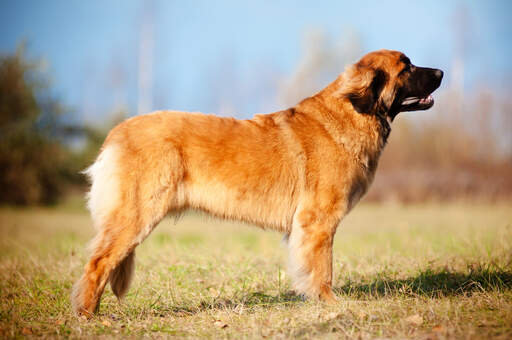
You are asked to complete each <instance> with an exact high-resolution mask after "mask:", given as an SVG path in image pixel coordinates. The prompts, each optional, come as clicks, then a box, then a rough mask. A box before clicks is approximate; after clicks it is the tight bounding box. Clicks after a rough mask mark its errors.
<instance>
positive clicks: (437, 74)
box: [434, 70, 444, 80]
mask: <svg viewBox="0 0 512 340" xmlns="http://www.w3.org/2000/svg"><path fill="white" fill-rule="evenodd" d="M443 74H444V73H443V71H441V70H436V71H435V72H434V75H435V76H436V77H437V78H439V80H441V79H443Z"/></svg>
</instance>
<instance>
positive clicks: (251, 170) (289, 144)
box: [72, 50, 443, 317]
mask: <svg viewBox="0 0 512 340" xmlns="http://www.w3.org/2000/svg"><path fill="white" fill-rule="evenodd" d="M442 78H443V71H441V70H439V69H432V68H424V67H417V66H415V65H413V64H411V61H410V60H409V58H408V57H407V56H405V55H404V54H403V53H401V52H397V51H390V50H379V51H376V52H372V53H369V54H367V55H365V56H364V57H363V58H362V59H360V60H359V61H358V62H357V63H356V64H354V65H350V66H348V67H347V68H346V69H345V71H344V72H343V73H342V74H341V75H340V76H339V77H338V78H337V79H336V80H335V81H334V82H333V83H331V84H330V85H328V86H327V87H326V88H325V89H323V90H321V91H320V92H319V93H317V94H315V95H313V96H312V97H309V98H306V99H304V100H303V101H301V102H300V103H299V104H297V105H296V106H295V107H293V108H290V109H287V110H284V111H279V112H275V113H271V114H263V115H255V116H254V118H252V119H249V120H237V119H233V118H221V117H217V116H214V115H206V114H201V113H186V112H176V111H158V112H154V113H151V114H147V115H141V116H137V117H133V118H130V119H128V120H126V121H124V122H122V123H120V124H119V125H118V126H116V127H114V128H113V129H112V130H111V131H110V133H109V134H108V136H107V138H106V140H105V142H104V144H103V146H102V148H101V151H100V153H99V156H98V158H97V159H96V161H95V162H94V164H93V165H92V166H90V167H89V168H88V169H87V170H86V171H85V173H86V174H87V175H88V176H89V178H90V180H91V183H92V185H91V189H90V192H89V194H88V208H89V210H90V212H91V215H92V219H93V223H94V226H95V227H96V229H97V231H98V232H97V235H96V237H95V239H94V240H93V242H92V254H91V257H90V260H89V262H88V263H87V264H86V266H85V270H84V273H83V275H82V277H81V278H80V279H79V280H78V282H77V283H76V284H75V285H74V288H73V292H72V304H73V308H74V310H75V312H77V313H78V314H81V315H85V316H88V317H89V316H91V315H92V314H93V313H94V312H95V311H96V310H97V308H98V307H99V301H100V298H101V295H102V293H103V291H104V288H105V286H106V284H107V283H108V282H110V285H111V288H112V291H113V292H114V294H115V295H116V296H117V297H119V298H121V297H123V296H124V294H125V293H126V291H127V290H128V287H129V284H130V280H131V278H132V275H133V270H134V260H135V248H136V247H137V245H139V244H140V243H141V242H142V241H143V240H144V239H145V238H146V237H147V236H148V235H149V234H150V233H151V231H152V230H153V228H154V227H155V226H156V225H157V224H158V223H159V221H160V220H161V219H162V218H163V217H165V216H166V215H168V214H177V213H180V212H181V211H183V210H185V209H197V210H202V211H205V212H207V213H210V214H212V215H214V216H218V217H221V218H226V219H232V220H240V221H245V222H249V223H253V224H256V225H258V226H260V227H262V228H266V229H273V230H277V231H279V232H282V233H284V234H285V239H287V244H288V248H289V257H290V272H291V274H292V277H293V278H294V280H293V282H294V288H295V290H296V291H297V292H298V293H300V294H303V295H305V296H307V297H311V298H318V299H320V300H322V301H326V302H333V301H335V300H336V298H335V295H334V294H333V292H332V289H331V286H332V245H333V238H334V234H335V232H336V228H337V226H338V224H339V223H340V221H341V220H342V218H343V217H344V216H345V215H346V214H347V213H348V212H349V211H350V210H351V209H352V208H353V206H354V205H355V204H356V203H357V202H358V201H359V199H360V198H361V196H362V195H363V194H364V193H365V192H366V191H367V189H368V187H369V185H370V183H371V182H372V180H373V177H374V174H375V171H376V168H377V163H378V160H379V156H380V154H381V152H382V150H383V148H384V146H385V144H386V140H387V138H388V135H389V133H390V130H391V128H390V124H391V122H392V121H393V119H394V118H395V116H396V115H397V114H398V113H399V112H403V111H415V110H426V109H429V108H430V107H432V105H433V104H434V100H433V98H432V96H431V93H432V92H433V91H434V90H436V89H437V88H438V87H439V86H440V84H441V80H442Z"/></svg>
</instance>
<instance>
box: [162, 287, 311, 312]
mask: <svg viewBox="0 0 512 340" xmlns="http://www.w3.org/2000/svg"><path fill="white" fill-rule="evenodd" d="M303 301H304V297H303V296H301V295H297V294H295V293H294V292H292V291H289V292H285V293H280V294H278V295H275V296H274V295H267V294H265V293H262V292H254V293H247V294H245V295H242V296H239V297H234V298H232V299H227V298H221V297H219V298H216V299H213V300H211V301H202V302H201V303H199V305H197V306H193V307H190V306H187V307H185V306H174V307H172V308H171V309H170V310H169V312H171V313H173V314H176V315H177V316H187V315H193V314H197V313H200V312H203V311H206V310H219V309H224V310H225V309H236V308H240V307H244V308H249V309H250V308H253V307H258V306H271V305H277V304H290V303H291V304H293V303H297V302H303Z"/></svg>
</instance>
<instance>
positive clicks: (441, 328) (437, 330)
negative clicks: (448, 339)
mask: <svg viewBox="0 0 512 340" xmlns="http://www.w3.org/2000/svg"><path fill="white" fill-rule="evenodd" d="M442 331H444V328H443V326H441V325H437V326H434V327H432V332H437V333H440V332H442Z"/></svg>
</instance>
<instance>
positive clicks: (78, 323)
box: [0, 203, 512, 339]
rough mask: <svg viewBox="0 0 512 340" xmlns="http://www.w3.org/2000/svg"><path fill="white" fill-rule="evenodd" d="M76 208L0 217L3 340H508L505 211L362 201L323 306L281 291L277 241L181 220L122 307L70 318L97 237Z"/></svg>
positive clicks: (109, 303) (147, 260) (145, 257)
mask: <svg viewBox="0 0 512 340" xmlns="http://www.w3.org/2000/svg"><path fill="white" fill-rule="evenodd" d="M77 205H78V206H80V205H81V203H79V204H71V205H69V204H68V205H66V206H60V207H56V208H53V209H14V208H2V209H0V337H1V338H17V337H36V336H38V337H39V336H42V337H52V338H53V337H71V338H91V337H103V338H111V337H132V338H139V337H146V336H150V337H163V338H166V337H186V338H203V337H205V338H231V339H241V338H262V337H263V338H267V337H268V338H326V339H339V338H363V339H365V338H420V339H426V338H430V339H446V338H467V339H477V338H496V339H500V338H501V339H507V338H508V339H510V338H512V209H510V205H509V204H498V205H490V204H487V205H485V204H480V205H469V204H442V205H441V204H428V205H414V206H398V205H368V204H366V205H360V206H358V207H356V208H355V210H354V211H353V212H352V214H351V215H349V216H348V217H347V218H346V220H345V221H344V222H343V223H342V225H341V226H340V227H339V229H338V233H337V236H336V241H335V256H334V259H335V261H334V270H335V291H336V294H337V296H338V298H339V302H338V304H337V305H334V306H326V305H323V304H321V303H317V302H314V301H304V300H303V299H302V298H301V297H300V296H296V295H295V294H293V292H291V288H290V282H289V278H288V277H287V276H286V273H285V264H286V250H285V248H284V246H282V245H281V243H280V239H281V237H280V235H279V234H277V233H273V232H268V231H267V232H265V231H261V230H259V229H256V228H251V227H247V226H241V225H239V224H238V223H233V222H225V221H219V220H215V219H211V218H209V217H206V216H203V215H200V214H193V213H191V214H187V215H185V216H184V217H183V218H181V219H180V220H179V221H178V222H177V223H175V221H174V220H173V219H166V220H165V221H164V222H162V223H161V225H160V226H159V227H158V228H157V229H156V230H155V232H154V233H153V234H152V235H151V236H150V237H149V238H148V240H146V242H145V243H143V244H142V245H141V246H140V247H139V248H138V249H137V260H136V261H137V268H136V274H135V279H134V282H133V284H132V288H131V290H130V292H129V293H128V296H127V297H126V298H125V300H123V301H122V302H121V303H118V301H117V300H116V298H115V297H114V296H113V295H112V293H111V292H110V289H107V290H106V293H105V295H104V297H103V300H102V305H101V308H100V312H99V314H98V315H97V316H96V317H95V318H93V319H92V320H90V321H86V320H84V319H81V318H77V317H75V316H74V315H73V314H72V312H71V309H70V305H69V292H70V289H71V286H72V284H73V282H74V280H76V279H77V278H78V277H79V275H80V273H81V271H82V268H83V265H84V263H85V261H86V258H87V254H86V252H85V244H86V242H87V241H88V240H89V239H90V238H91V237H92V235H93V230H92V228H91V226H90V220H89V216H88V215H87V213H86V212H85V211H84V210H82V208H79V207H77Z"/></svg>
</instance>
